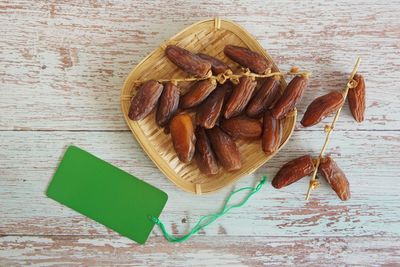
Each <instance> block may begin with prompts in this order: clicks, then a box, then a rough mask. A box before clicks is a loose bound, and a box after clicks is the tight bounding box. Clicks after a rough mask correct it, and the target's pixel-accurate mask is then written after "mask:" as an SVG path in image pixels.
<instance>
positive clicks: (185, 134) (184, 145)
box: [169, 113, 196, 163]
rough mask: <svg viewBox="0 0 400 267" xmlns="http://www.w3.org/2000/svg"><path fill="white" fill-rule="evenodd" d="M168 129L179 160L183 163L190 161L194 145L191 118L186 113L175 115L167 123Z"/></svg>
mask: <svg viewBox="0 0 400 267" xmlns="http://www.w3.org/2000/svg"><path fill="white" fill-rule="evenodd" d="M169 130H170V132H171V138H172V144H173V145H174V149H175V151H176V154H177V155H178V158H179V160H180V161H182V162H184V163H188V162H190V161H191V160H192V158H193V155H194V151H195V145H196V136H195V134H194V129H193V123H192V118H191V117H190V115H189V114H187V113H180V114H177V115H175V116H174V117H173V118H172V119H171V121H170V123H169Z"/></svg>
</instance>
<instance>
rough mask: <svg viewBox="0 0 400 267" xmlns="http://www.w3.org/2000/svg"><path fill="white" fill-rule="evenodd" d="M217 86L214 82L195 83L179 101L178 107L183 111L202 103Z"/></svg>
mask: <svg viewBox="0 0 400 267" xmlns="http://www.w3.org/2000/svg"><path fill="white" fill-rule="evenodd" d="M216 86H217V82H216V81H215V80H202V81H198V82H196V83H195V84H194V85H193V86H192V87H191V88H190V89H189V91H188V92H187V93H186V94H185V95H183V96H182V97H181V99H180V102H179V106H180V107H181V108H183V109H186V108H192V107H195V106H197V105H198V104H200V103H201V102H203V100H204V99H206V98H207V96H208V95H209V94H210V93H211V92H212V91H214V89H215V88H216Z"/></svg>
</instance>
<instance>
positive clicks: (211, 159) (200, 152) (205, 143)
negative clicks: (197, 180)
mask: <svg viewBox="0 0 400 267" xmlns="http://www.w3.org/2000/svg"><path fill="white" fill-rule="evenodd" d="M195 158H196V161H197V166H198V167H199V169H200V171H201V172H202V173H204V174H206V175H210V174H216V173H217V172H218V163H217V158H216V156H215V154H214V151H213V150H212V148H211V145H210V141H209V140H208V137H207V135H206V131H205V130H204V128H202V127H197V128H196V152H195Z"/></svg>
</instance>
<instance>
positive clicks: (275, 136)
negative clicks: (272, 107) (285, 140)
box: [261, 110, 282, 154]
mask: <svg viewBox="0 0 400 267" xmlns="http://www.w3.org/2000/svg"><path fill="white" fill-rule="evenodd" d="M281 140H282V122H281V120H278V119H275V118H274V117H272V115H271V112H270V111H269V110H267V111H266V112H265V113H264V119H263V133H262V143H261V145H262V150H263V151H264V153H265V154H271V153H274V152H275V151H277V150H278V148H279V145H280V143H281Z"/></svg>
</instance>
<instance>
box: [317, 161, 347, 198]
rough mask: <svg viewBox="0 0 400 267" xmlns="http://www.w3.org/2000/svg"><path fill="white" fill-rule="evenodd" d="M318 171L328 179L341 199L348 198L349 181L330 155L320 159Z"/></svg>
mask: <svg viewBox="0 0 400 267" xmlns="http://www.w3.org/2000/svg"><path fill="white" fill-rule="evenodd" d="M318 172H319V173H320V174H321V175H322V176H323V177H324V178H325V179H326V180H327V181H328V183H329V184H330V185H331V187H332V189H333V190H334V191H335V192H336V194H337V195H338V197H339V198H340V199H341V200H348V199H350V186H349V181H348V180H347V178H346V175H345V174H344V172H343V171H342V170H341V169H340V168H339V167H338V166H337V164H336V162H335V161H334V160H333V159H332V158H331V157H329V156H328V157H325V158H323V159H321V163H320V165H319V167H318Z"/></svg>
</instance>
